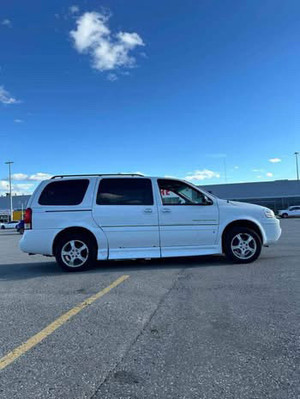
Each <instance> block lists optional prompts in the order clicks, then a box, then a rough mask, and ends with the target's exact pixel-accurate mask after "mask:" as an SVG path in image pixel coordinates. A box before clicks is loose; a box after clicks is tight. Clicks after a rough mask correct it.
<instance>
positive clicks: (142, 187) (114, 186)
mask: <svg viewBox="0 0 300 399" xmlns="http://www.w3.org/2000/svg"><path fill="white" fill-rule="evenodd" d="M97 205H153V191H152V184H151V180H150V179H140V178H120V179H119V178H114V179H109V178H106V179H102V180H101V181H100V184H99V188H98V193H97Z"/></svg>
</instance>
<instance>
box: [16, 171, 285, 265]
mask: <svg viewBox="0 0 300 399" xmlns="http://www.w3.org/2000/svg"><path fill="white" fill-rule="evenodd" d="M280 234H281V229H280V224H279V220H277V219H276V218H275V215H274V213H273V211H272V210H270V209H268V208H264V207H261V206H258V205H252V204H246V203H240V202H233V201H227V200H222V199H219V198H216V197H214V196H213V195H212V194H210V193H207V192H205V191H204V190H202V189H200V188H198V187H196V186H194V185H192V184H190V183H188V182H185V181H183V180H179V179H174V178H165V177H145V176H143V175H137V174H131V175H124V174H118V175H62V176H54V177H52V178H51V179H50V180H45V181H43V182H41V183H40V185H39V186H38V187H37V189H36V190H35V192H34V193H33V195H32V196H31V198H30V200H29V203H28V208H27V209H26V213H25V233H24V235H23V237H22V239H21V241H20V248H21V249H22V250H23V251H24V252H27V253H29V254H43V255H47V256H49V255H50V256H55V258H56V261H57V262H58V263H59V265H60V266H61V267H62V268H63V269H64V270H67V271H79V270H84V269H86V268H88V267H89V266H91V265H92V264H93V263H94V262H95V261H96V260H106V259H137V258H161V257H172V256H195V255H212V254H223V253H225V254H226V255H227V257H228V258H229V259H231V260H232V261H234V262H236V263H249V262H252V261H254V260H255V259H257V258H258V256H259V254H260V252H261V248H262V246H267V245H269V244H272V243H275V242H276V241H277V240H278V238H279V237H280Z"/></svg>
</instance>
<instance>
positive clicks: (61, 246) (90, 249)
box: [54, 233, 97, 272]
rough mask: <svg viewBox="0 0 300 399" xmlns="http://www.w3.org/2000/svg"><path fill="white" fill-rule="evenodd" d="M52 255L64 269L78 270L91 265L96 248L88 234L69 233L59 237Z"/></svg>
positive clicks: (69, 270) (94, 257) (95, 255)
mask: <svg viewBox="0 0 300 399" xmlns="http://www.w3.org/2000/svg"><path fill="white" fill-rule="evenodd" d="M54 255H55V258H56V262H57V263H58V264H59V266H60V267H61V268H62V269H63V270H64V271H67V272H79V271H84V270H87V269H89V268H90V267H92V266H93V264H94V263H95V262H96V258H97V249H96V247H95V244H94V243H93V242H92V240H91V239H90V238H89V237H88V236H86V235H84V234H78V233H77V234H76V233H73V234H72V233H71V234H67V235H64V236H63V237H62V238H60V239H59V241H58V243H57V245H56V247H55V251H54Z"/></svg>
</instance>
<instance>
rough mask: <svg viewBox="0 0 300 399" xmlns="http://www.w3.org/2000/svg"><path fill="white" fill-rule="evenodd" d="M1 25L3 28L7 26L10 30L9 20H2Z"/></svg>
mask: <svg viewBox="0 0 300 399" xmlns="http://www.w3.org/2000/svg"><path fill="white" fill-rule="evenodd" d="M1 25H3V26H7V27H8V28H11V20H10V19H7V18H6V19H3V20H2V21H1Z"/></svg>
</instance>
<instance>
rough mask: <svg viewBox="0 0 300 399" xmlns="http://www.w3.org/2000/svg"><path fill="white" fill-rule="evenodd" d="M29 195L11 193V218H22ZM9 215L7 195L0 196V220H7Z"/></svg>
mask: <svg viewBox="0 0 300 399" xmlns="http://www.w3.org/2000/svg"><path fill="white" fill-rule="evenodd" d="M29 198H30V195H13V197H12V203H13V220H21V219H23V214H24V211H25V209H26V206H27V202H28V200H29ZM9 215H10V201H9V195H6V196H2V197H0V222H7V221H8V220H9Z"/></svg>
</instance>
